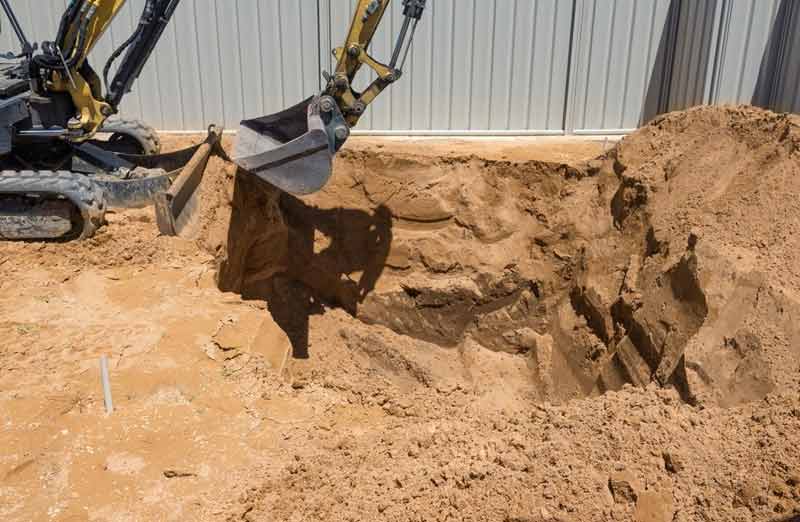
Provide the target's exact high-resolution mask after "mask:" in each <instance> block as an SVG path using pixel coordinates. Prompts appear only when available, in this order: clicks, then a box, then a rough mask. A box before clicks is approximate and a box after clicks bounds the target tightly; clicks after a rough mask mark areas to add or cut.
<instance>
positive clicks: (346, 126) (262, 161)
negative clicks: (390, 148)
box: [234, 0, 425, 195]
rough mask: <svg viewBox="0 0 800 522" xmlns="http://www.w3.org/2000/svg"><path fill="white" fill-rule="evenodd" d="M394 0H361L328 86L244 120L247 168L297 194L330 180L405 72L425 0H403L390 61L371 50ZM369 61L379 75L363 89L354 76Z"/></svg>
mask: <svg viewBox="0 0 800 522" xmlns="http://www.w3.org/2000/svg"><path fill="white" fill-rule="evenodd" d="M390 4H391V0H359V2H358V4H357V6H356V9H355V13H354V15H353V21H352V23H351V25H350V29H349V31H348V33H347V38H346V40H345V42H344V45H343V46H341V47H338V48H337V49H335V50H334V52H333V53H334V56H335V57H336V60H337V64H336V69H335V71H334V73H333V74H329V73H327V72H323V75H324V76H325V78H326V81H327V84H326V86H325V88H324V89H323V91H322V92H321V93H320V94H318V95H316V96H313V97H311V98H308V99H307V100H305V101H303V102H301V103H299V104H297V105H295V106H294V107H291V108H289V109H286V110H285V111H282V112H279V113H277V114H272V115H269V116H263V117H260V118H253V119H247V120H244V121H242V123H241V125H240V127H239V136H238V140H237V144H236V150H235V153H234V160H235V161H236V163H237V164H238V165H239V166H240V167H241V168H242V169H244V170H245V171H247V172H250V173H252V174H255V175H256V176H258V177H259V178H261V179H263V180H265V181H267V182H269V183H271V184H272V185H275V186H277V187H278V188H280V189H282V190H284V191H286V192H289V193H292V194H298V195H302V194H311V193H313V192H316V191H318V190H320V189H321V188H322V187H324V186H325V184H326V183H327V182H328V179H329V178H330V176H331V173H332V168H333V156H334V155H335V154H336V152H337V151H338V150H339V149H340V148H341V147H342V145H343V144H344V142H345V141H347V139H348V138H349V136H350V129H351V128H352V127H354V126H355V125H356V124H357V123H358V121H359V119H360V118H361V116H362V115H363V114H364V111H366V109H367V106H368V105H369V104H370V103H372V102H373V101H375V99H376V98H377V97H378V95H379V94H380V93H381V92H383V90H384V89H386V88H387V87H388V86H389V85H391V84H392V83H394V82H395V81H397V80H398V79H399V78H400V77H401V76H402V74H403V71H402V68H403V64H404V62H405V58H406V57H407V56H408V52H409V50H410V49H411V45H412V43H413V39H414V32H415V30H416V28H417V24H418V23H419V20H420V19H421V17H422V14H423V11H424V9H425V0H403V25H402V28H401V30H400V34H399V35H398V37H397V40H396V43H395V46H394V50H393V51H392V56H391V60H390V62H389V64H388V65H385V64H383V63H381V62H379V61H378V60H376V59H375V58H373V57H372V56H371V55H370V54H369V47H370V43H371V42H372V39H373V37H374V36H375V33H376V31H377V30H378V27H379V26H380V23H381V20H382V19H383V16H384V14H385V12H386V10H387V9H388V8H389V5H390ZM364 65H366V66H367V67H369V68H370V69H372V70H373V71H374V72H375V74H376V76H377V77H376V79H375V80H374V81H373V82H372V83H371V84H370V85H369V86H368V87H367V88H366V89H365V90H364V91H363V92H357V91H356V90H355V89H354V88H353V81H354V80H355V77H356V75H357V74H358V72H359V71H360V70H361V68H362V66H364Z"/></svg>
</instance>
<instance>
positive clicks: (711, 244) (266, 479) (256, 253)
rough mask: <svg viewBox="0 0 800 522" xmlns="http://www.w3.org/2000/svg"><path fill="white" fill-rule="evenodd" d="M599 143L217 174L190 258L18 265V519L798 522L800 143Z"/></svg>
mask: <svg viewBox="0 0 800 522" xmlns="http://www.w3.org/2000/svg"><path fill="white" fill-rule="evenodd" d="M173 141H175V143H173V145H176V144H178V142H180V143H181V144H183V143H184V142H185V141H186V139H180V140H173ZM605 147H606V145H605V144H604V143H603V142H597V143H588V144H587V143H581V144H578V145H574V146H572V145H565V144H562V143H561V142H558V143H548V142H537V143H524V144H522V145H520V144H519V143H516V144H515V143H509V142H497V143H490V144H489V145H487V144H485V143H481V144H479V145H473V144H470V143H469V142H455V141H454V142H448V141H435V140H419V141H414V142H404V141H398V140H376V139H374V138H370V139H358V140H354V141H353V142H351V143H350V144H349V145H348V147H346V149H345V150H344V151H342V153H340V155H339V156H338V157H337V160H336V168H335V173H334V177H333V181H332V182H331V184H330V185H328V187H326V188H325V189H324V190H323V191H322V192H320V193H318V194H315V195H313V196H310V197H307V198H302V199H299V198H294V197H291V196H288V195H285V194H279V193H278V192H277V191H275V190H273V189H271V188H270V187H268V186H266V185H264V184H262V183H260V182H258V181H257V180H254V179H252V178H250V177H248V176H247V175H244V174H241V173H238V174H237V172H236V171H235V168H234V167H233V166H231V165H230V164H227V163H225V162H224V161H223V160H221V159H218V158H215V159H213V160H212V161H211V164H210V167H209V169H208V173H207V177H206V180H205V182H204V184H203V186H202V188H201V192H200V194H199V203H200V204H199V207H200V213H199V215H198V219H197V220H196V221H195V222H194V223H193V225H192V227H191V228H190V230H189V231H188V234H187V237H184V238H167V237H160V236H159V235H158V232H157V228H156V226H155V223H154V219H153V213H152V210H151V209H141V210H129V211H121V212H117V213H113V214H111V215H110V216H109V218H108V219H109V223H108V226H107V227H105V228H104V229H102V230H101V232H100V233H99V234H98V235H97V236H96V237H95V238H93V239H90V240H88V241H84V242H81V243H69V244H43V243H25V244H10V243H9V244H2V245H0V274H2V276H3V277H2V278H0V290H2V292H1V293H0V339H2V341H0V425H1V426H2V429H0V447H2V448H3V450H2V452H0V519H2V520H14V521H16V520H19V521H27V520H37V521H38V520H58V521H61V520H64V521H79V520H81V521H82V520H92V521H95V520H97V521H129V520H180V521H183V520H214V521H216V520H225V521H227V520H231V521H233V520H246V521H262V520H263V521H266V520H286V521H304V520H335V521H338V520H342V521H345V520H348V521H349V520H359V521H360V520H386V521H405V520H476V521H478V520H487V521H495V520H497V521H516V522H522V521H548V520H564V521H572V520H575V521H585V520H598V521H600V520H636V521H639V522H645V521H648V522H649V521H658V522H661V521H663V522H671V521H680V522H683V521H693V520H713V521H716V520H719V521H723V520H724V521H729V520H737V521H761V520H765V521H766V520H782V519H786V518H788V517H791V516H792V514H793V513H797V514H800V452H798V451H797V445H798V442H800V435H798V433H800V327H798V326H797V318H798V317H800V260H799V259H798V253H797V252H798V251H800V239H798V238H800V218H798V216H799V215H800V118H798V117H796V116H787V115H776V114H773V113H770V112H767V111H762V110H758V109H753V108H748V107H726V108H713V109H712V108H697V109H692V110H689V111H685V112H679V113H673V114H669V115H666V116H663V117H660V118H659V119H657V120H656V121H654V122H652V123H651V124H650V125H648V126H647V127H645V128H643V129H641V130H640V131H638V132H636V133H635V134H633V135H631V136H628V137H626V138H625V139H624V140H622V142H620V143H619V144H618V145H616V146H614V147H613V148H610V150H608V151H604V148H605ZM609 147H611V146H610V145H609ZM100 355H108V356H109V358H110V361H111V378H112V389H113V394H114V400H115V408H116V409H115V411H114V412H113V414H111V415H108V416H107V415H106V414H105V410H104V406H103V398H102V391H101V389H100V380H99V362H98V359H99V357H100Z"/></svg>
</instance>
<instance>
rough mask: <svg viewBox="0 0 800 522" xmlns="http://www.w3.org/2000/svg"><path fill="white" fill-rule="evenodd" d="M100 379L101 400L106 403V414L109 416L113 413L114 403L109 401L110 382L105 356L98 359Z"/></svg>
mask: <svg viewBox="0 0 800 522" xmlns="http://www.w3.org/2000/svg"><path fill="white" fill-rule="evenodd" d="M100 379H101V380H102V381H103V399H104V400H105V403H106V413H107V414H108V415H111V414H112V413H113V412H114V403H113V402H112V400H111V380H110V379H109V378H108V358H107V357H106V356H105V355H103V356H101V357H100Z"/></svg>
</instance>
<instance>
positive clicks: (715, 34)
mask: <svg viewBox="0 0 800 522" xmlns="http://www.w3.org/2000/svg"><path fill="white" fill-rule="evenodd" d="M727 4H728V0H717V5H716V6H715V7H716V8H715V10H714V18H713V19H712V21H711V23H712V24H713V25H712V33H711V36H710V39H711V42H709V45H712V44H713V47H712V48H711V50H710V51H709V56H708V64H707V65H706V68H707V72H706V85H705V89H704V92H703V103H705V104H709V103H712V100H713V99H714V91H715V90H716V85H717V81H718V79H719V78H718V77H719V61H720V59H721V55H720V49H721V48H722V39H723V27H724V22H725V17H724V13H725V11H726V7H727Z"/></svg>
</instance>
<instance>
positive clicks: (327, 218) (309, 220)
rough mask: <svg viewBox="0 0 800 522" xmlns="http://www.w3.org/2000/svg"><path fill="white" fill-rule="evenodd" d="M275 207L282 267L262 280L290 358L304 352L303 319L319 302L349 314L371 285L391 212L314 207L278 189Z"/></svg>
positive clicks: (387, 240) (319, 308)
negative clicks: (283, 232)
mask: <svg viewBox="0 0 800 522" xmlns="http://www.w3.org/2000/svg"><path fill="white" fill-rule="evenodd" d="M280 207H281V210H282V212H283V215H284V218H285V219H286V222H287V226H288V229H289V234H288V257H287V259H288V263H287V268H286V271H285V272H282V273H278V274H276V275H274V276H273V277H271V278H269V280H267V281H265V282H264V284H265V287H264V296H265V298H266V301H267V304H268V306H269V310H270V313H272V316H273V318H274V319H275V321H276V322H277V323H278V325H280V326H281V328H283V330H284V331H285V332H286V333H287V335H288V336H289V338H290V340H291V341H292V348H293V354H294V357H295V358H299V359H305V358H308V357H309V338H308V336H309V318H310V316H311V315H313V314H319V313H322V312H323V304H324V305H327V306H335V307H339V308H342V309H344V310H345V311H346V312H348V313H349V314H351V315H356V314H357V313H358V307H359V305H360V304H361V303H362V302H363V301H364V299H365V298H366V297H367V296H368V295H369V294H370V292H372V291H373V290H374V289H375V285H376V283H377V282H378V279H379V278H380V276H381V274H382V273H383V270H384V267H385V263H386V259H387V257H388V256H389V251H390V248H391V243H392V217H391V213H390V212H389V209H388V208H386V207H384V206H379V207H377V208H375V209H374V210H373V211H372V212H367V211H364V210H358V209H351V208H334V209H320V208H317V207H313V206H309V205H307V204H306V203H304V202H303V201H301V200H300V199H297V198H295V197H292V196H290V195H288V194H283V195H282V196H281V200H280Z"/></svg>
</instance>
